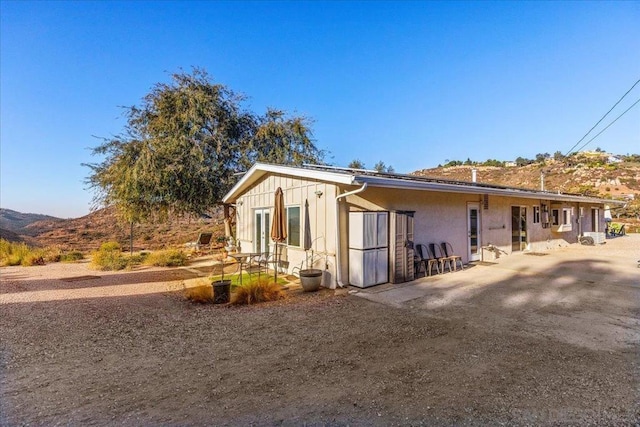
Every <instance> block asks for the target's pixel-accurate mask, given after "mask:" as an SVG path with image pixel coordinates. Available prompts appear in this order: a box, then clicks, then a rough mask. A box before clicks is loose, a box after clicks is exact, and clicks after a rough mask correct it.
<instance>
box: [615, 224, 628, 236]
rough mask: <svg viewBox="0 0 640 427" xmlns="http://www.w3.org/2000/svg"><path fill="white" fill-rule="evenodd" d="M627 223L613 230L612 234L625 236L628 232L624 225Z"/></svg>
mask: <svg viewBox="0 0 640 427" xmlns="http://www.w3.org/2000/svg"><path fill="white" fill-rule="evenodd" d="M625 225H627V224H622V225H621V226H620V228H619V229H617V230H615V229H614V230H612V231H611V235H612V236H624V235H625V234H626V232H625V231H624V227H625Z"/></svg>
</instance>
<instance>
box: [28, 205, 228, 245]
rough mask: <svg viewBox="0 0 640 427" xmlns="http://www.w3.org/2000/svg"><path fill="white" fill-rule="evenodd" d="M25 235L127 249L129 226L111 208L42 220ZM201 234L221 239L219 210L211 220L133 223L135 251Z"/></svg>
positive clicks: (178, 242)
mask: <svg viewBox="0 0 640 427" xmlns="http://www.w3.org/2000/svg"><path fill="white" fill-rule="evenodd" d="M26 230H27V232H26V233H25V234H28V235H32V236H33V239H34V240H35V241H37V242H38V244H39V245H42V246H58V247H61V248H66V249H74V250H80V251H90V250H94V249H97V248H98V247H99V246H100V245H101V244H102V243H104V242H109V241H116V242H118V243H120V244H121V245H122V247H123V248H128V247H129V233H130V230H131V226H130V224H124V223H122V222H119V221H118V219H117V217H116V214H115V210H114V209H113V208H106V209H100V210H97V211H95V212H92V213H90V214H89V215H86V216H83V217H80V218H75V219H69V220H61V221H60V220H57V221H55V220H43V221H38V222H34V223H32V224H30V225H29V226H27V227H26ZM201 232H213V235H214V236H224V225H223V223H222V210H221V209H220V210H216V212H215V213H214V215H213V216H212V218H210V219H206V220H204V219H200V218H193V217H192V218H182V219H174V220H172V221H170V222H167V223H162V224H134V227H133V244H134V247H135V248H136V249H161V248H167V247H173V246H181V245H183V244H184V243H187V242H190V241H194V240H196V239H197V237H198V234H199V233H201Z"/></svg>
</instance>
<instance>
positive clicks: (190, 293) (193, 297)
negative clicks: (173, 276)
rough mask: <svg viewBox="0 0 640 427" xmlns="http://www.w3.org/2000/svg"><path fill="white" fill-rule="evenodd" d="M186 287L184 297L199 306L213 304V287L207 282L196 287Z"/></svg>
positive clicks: (199, 283)
mask: <svg viewBox="0 0 640 427" xmlns="http://www.w3.org/2000/svg"><path fill="white" fill-rule="evenodd" d="M183 286H184V297H185V298H186V299H187V300H189V301H191V302H193V303H198V304H208V303H212V302H213V287H212V286H211V285H210V284H209V282H207V281H206V280H202V281H200V282H198V284H197V285H196V286H190V287H186V285H185V284H183Z"/></svg>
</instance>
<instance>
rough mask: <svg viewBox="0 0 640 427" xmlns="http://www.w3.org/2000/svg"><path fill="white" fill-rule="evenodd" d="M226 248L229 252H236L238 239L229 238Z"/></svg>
mask: <svg viewBox="0 0 640 427" xmlns="http://www.w3.org/2000/svg"><path fill="white" fill-rule="evenodd" d="M226 243H227V244H226V246H225V247H224V248H225V250H226V251H227V252H233V251H235V250H236V239H234V238H233V236H229V237H228V238H227V242H226Z"/></svg>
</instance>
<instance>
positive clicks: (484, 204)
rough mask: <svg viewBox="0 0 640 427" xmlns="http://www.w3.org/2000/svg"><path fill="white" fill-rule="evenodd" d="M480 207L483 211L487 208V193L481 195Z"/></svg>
mask: <svg viewBox="0 0 640 427" xmlns="http://www.w3.org/2000/svg"><path fill="white" fill-rule="evenodd" d="M482 208H483V209H484V210H485V211H486V210H488V209H489V195H488V194H483V195H482Z"/></svg>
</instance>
